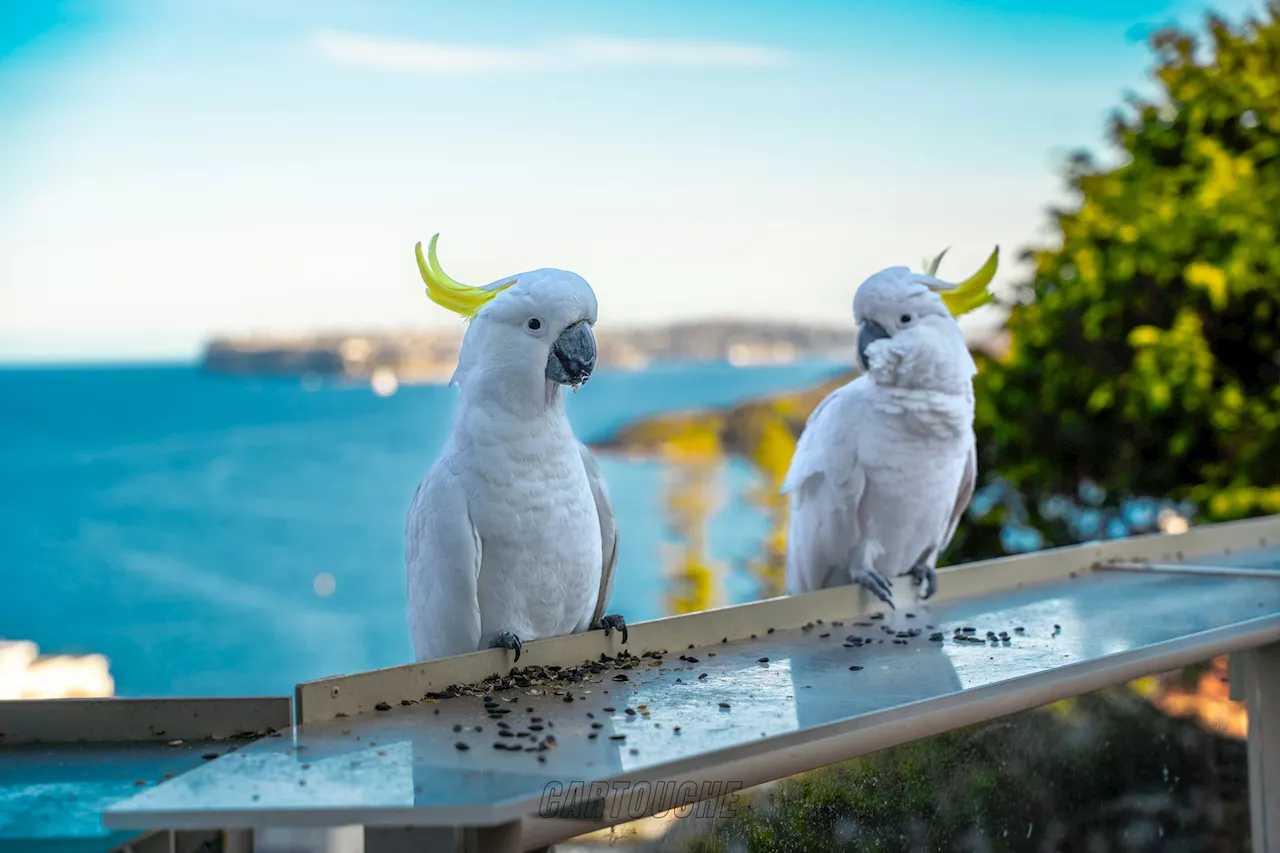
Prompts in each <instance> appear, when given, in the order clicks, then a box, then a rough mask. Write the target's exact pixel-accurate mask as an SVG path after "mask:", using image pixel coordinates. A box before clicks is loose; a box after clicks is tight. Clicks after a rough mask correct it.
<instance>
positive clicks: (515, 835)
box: [462, 820, 524, 853]
mask: <svg viewBox="0 0 1280 853" xmlns="http://www.w3.org/2000/svg"><path fill="white" fill-rule="evenodd" d="M462 849H463V850H464V851H465V853H524V845H522V844H521V843H520V821H518V820H514V821H511V822H510V823H504V824H500V825H498V826H482V827H479V828H474V829H467V830H465V831H464V832H463V844H462Z"/></svg>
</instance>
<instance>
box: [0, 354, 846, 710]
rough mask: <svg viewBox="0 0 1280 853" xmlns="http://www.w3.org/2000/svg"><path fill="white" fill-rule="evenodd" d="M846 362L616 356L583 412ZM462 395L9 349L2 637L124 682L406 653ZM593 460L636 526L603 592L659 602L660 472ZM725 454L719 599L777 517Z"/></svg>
mask: <svg viewBox="0 0 1280 853" xmlns="http://www.w3.org/2000/svg"><path fill="white" fill-rule="evenodd" d="M843 367H844V366H843V365H842V364H838V363H833V362H821V361H814V362H804V363H797V364H791V365H785V366H770V367H758V368H736V367H732V366H730V365H728V364H699V365H668V366H659V367H652V368H650V369H648V370H645V371H643V372H638V373H627V372H613V373H611V372H601V373H599V374H598V375H597V376H596V377H593V379H592V381H591V383H590V384H589V385H588V386H585V387H584V388H583V389H582V390H581V391H580V392H579V393H578V394H575V395H572V396H571V397H570V398H569V409H570V416H571V418H572V420H573V423H574V426H575V429H576V430H577V432H578V435H579V437H581V438H583V439H584V440H586V441H593V440H596V439H600V438H603V437H604V436H606V435H608V434H609V433H611V432H612V431H613V430H616V429H617V428H619V427H621V426H623V425H625V424H627V423H629V422H631V421H634V420H635V419H637V418H642V417H645V416H647V415H652V414H655V413H658V412H663V411H672V410H681V409H687V408H696V407H706V406H720V405H725V404H728V403H732V402H735V401H738V400H742V399H745V398H749V397H753V396H757V395H760V394H767V393H773V392H777V391H781V390H784V389H788V388H795V387H802V386H805V385H809V384H812V383H814V382H817V381H819V380H820V379H822V378H824V377H826V376H829V375H831V374H832V373H834V372H836V371H839V370H841V369H843ZM454 399H455V392H454V391H453V390H452V389H449V388H445V387H436V386H417V387H403V388H401V389H400V390H399V391H398V393H396V394H394V395H393V396H390V397H379V396H377V395H375V394H374V393H373V392H372V391H371V390H370V388H369V387H368V386H365V385H359V386H342V385H337V384H333V385H322V386H320V387H318V388H316V387H309V386H304V385H303V384H302V383H300V382H298V381H296V380H289V379H258V378H250V379H245V378H233V377H226V376H216V375H210V374H206V373H203V372H201V371H200V370H198V369H196V368H195V367H190V366H174V367H131V368H78V369H70V368H41V369H5V370H0V484H2V490H0V637H3V638H7V639H25V640H33V641H35V642H36V643H37V644H39V646H40V649H41V652H42V653H44V654H61V653H70V654H85V653H90V652H96V653H101V654H104V655H106V656H107V657H108V659H109V660H110V662H111V671H112V675H113V677H114V678H115V681H116V693H117V695H121V696H182V695H220V696H228V695H258V694H285V693H290V692H291V691H292V688H293V685H294V684H296V683H297V682H299V681H305V680H308V679H312V678H317V677H321V676H326V675H335V674H340V673H346V672H352V671H357V670H363V669H371V668H374V667H383V666H393V665H396V664H399V663H404V662H406V661H408V660H409V659H410V657H411V646H410V642H409V635H408V620H407V616H406V614H405V601H404V596H405V592H404V587H405V578H404V556H403V548H404V544H403V536H404V515H405V510H406V509H407V507H408V503H409V500H410V498H411V497H412V495H413V491H414V489H415V488H416V487H417V484H418V481H419V480H420V479H421V477H422V475H423V474H424V473H425V472H426V470H427V467H428V466H429V465H430V463H431V460H432V458H433V456H434V455H435V453H436V451H437V450H438V449H439V447H440V446H441V444H442V443H443V441H444V438H445V435H446V432H447V430H448V424H449V419H450V416H451V408H452V406H453V404H454ZM601 467H602V468H603V470H604V473H605V476H606V477H607V479H608V482H609V487H610V490H611V492H612V494H613V499H614V502H615V504H616V506H617V511H618V515H619V523H620V525H621V531H622V532H621V540H620V555H619V567H618V575H617V580H616V584H615V587H614V598H613V604H612V607H611V609H612V610H616V611H618V612H621V613H623V614H625V615H626V617H627V618H628V620H629V621H632V622H637V621H641V620H644V619H652V618H656V617H658V616H661V615H663V613H664V608H665V595H666V593H667V589H668V583H669V581H668V578H667V570H666V568H665V567H664V566H665V564H664V560H665V559H667V558H666V557H665V556H664V554H666V553H667V551H668V550H669V548H670V543H671V542H672V541H673V537H674V536H675V534H674V533H673V532H672V531H671V530H669V529H668V524H667V519H666V515H665V514H664V509H663V504H662V490H663V488H664V486H663V485H662V484H663V483H664V477H665V476H666V474H667V473H669V472H666V471H664V466H663V463H661V462H659V461H647V460H639V461H637V460H631V459H627V458H623V457H620V456H602V457H601ZM718 476H719V478H720V484H719V485H720V488H721V489H722V491H723V493H724V497H723V499H722V501H721V502H720V504H719V505H718V507H717V509H716V514H715V516H714V517H713V519H712V521H711V523H710V525H709V530H708V543H707V549H708V551H709V552H710V553H709V556H710V557H711V558H712V559H713V560H714V561H716V562H717V563H720V564H722V565H723V566H724V567H725V571H724V577H723V588H724V595H725V598H726V602H725V603H733V602H739V601H746V600H751V599H753V598H756V597H758V594H759V591H760V590H759V588H758V584H757V581H756V580H755V579H754V578H753V577H752V576H751V574H750V573H749V572H748V571H746V569H745V566H746V563H747V562H748V561H749V560H751V559H752V558H753V557H754V556H755V555H756V554H758V553H759V551H760V549H761V547H762V543H763V541H764V538H765V536H766V534H767V525H766V519H765V517H764V516H763V514H762V513H761V511H760V510H758V509H756V507H755V506H753V505H752V504H751V503H750V501H749V500H747V498H746V493H747V491H748V490H749V489H750V488H752V486H753V485H754V483H753V480H754V475H753V474H752V472H751V470H750V468H749V467H748V466H746V465H745V464H743V463H740V462H737V461H726V462H725V464H724V466H723V469H722V470H721V471H720V472H719V473H718ZM321 575H329V576H331V577H332V584H330V582H329V580H328V578H325V579H324V580H323V581H322V582H318V581H317V577H318V576H321ZM330 586H331V589H330ZM324 593H328V594H324Z"/></svg>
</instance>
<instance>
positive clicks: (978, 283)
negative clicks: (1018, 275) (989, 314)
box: [924, 246, 1000, 317]
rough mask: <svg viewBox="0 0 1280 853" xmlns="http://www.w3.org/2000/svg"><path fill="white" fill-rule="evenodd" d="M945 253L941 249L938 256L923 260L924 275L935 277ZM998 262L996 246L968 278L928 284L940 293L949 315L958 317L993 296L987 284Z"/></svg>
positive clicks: (986, 301) (989, 282)
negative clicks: (952, 282) (980, 266)
mask: <svg viewBox="0 0 1280 853" xmlns="http://www.w3.org/2000/svg"><path fill="white" fill-rule="evenodd" d="M946 254H947V250H946V249H943V250H942V251H941V252H939V253H938V257H936V258H934V259H933V260H932V261H926V262H925V265H924V267H925V270H924V272H925V275H927V276H929V277H930V278H935V279H936V276H937V275H938V266H939V265H940V264H941V263H942V258H943V256H944V255H946ZM999 263H1000V247H999V246H996V248H995V250H994V251H992V253H991V256H990V257H989V258H987V262H986V263H985V264H983V265H982V268H981V269H980V270H978V271H977V272H976V273H974V274H973V275H972V276H970V277H969V278H967V279H965V280H964V281H962V282H960V283H959V284H951V283H949V282H942V281H940V280H939V281H938V284H936V285H934V284H931V285H930V286H931V287H932V288H933V289H934V290H936V291H938V292H939V293H940V294H941V295H942V301H943V303H944V304H945V305H946V306H947V310H948V311H950V312H951V316H953V317H960V316H962V315H964V314H968V313H969V312H970V311H972V310H974V309H975V308H981V307H982V306H983V305H986V304H987V303H988V302H990V301H991V300H992V299H993V298H994V297H993V296H992V295H991V292H990V291H988V290H987V285H989V284H991V279H993V278H995V274H996V267H997V266H998V265H999Z"/></svg>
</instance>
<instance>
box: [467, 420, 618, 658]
mask: <svg viewBox="0 0 1280 853" xmlns="http://www.w3.org/2000/svg"><path fill="white" fill-rule="evenodd" d="M454 440H455V441H457V442H458V444H459V445H460V447H459V450H460V451H461V452H459V453H458V454H456V456H455V457H454V458H455V459H457V460H458V463H457V464H459V465H460V466H461V467H462V471H460V472H459V473H460V474H461V475H462V476H461V479H462V481H463V482H464V483H465V484H466V487H467V489H468V496H467V500H468V504H469V505H470V506H471V507H472V520H473V523H474V524H475V526H476V532H477V533H478V534H479V537H480V542H481V565H480V578H479V598H480V607H481V625H482V632H483V635H484V636H490V635H492V634H496V633H498V632H501V631H511V632H512V633H514V634H516V635H517V636H520V637H526V638H534V637H541V636H548V635H554V634H568V633H571V632H573V631H574V630H576V629H578V627H579V622H580V621H581V619H582V614H583V613H584V612H589V611H590V609H591V603H592V602H594V601H595V598H596V596H597V594H598V592H599V588H600V576H601V572H602V567H603V554H602V545H601V540H600V522H599V518H598V516H597V510H596V504H595V500H594V498H593V497H592V494H591V487H590V484H589V483H588V481H587V475H586V470H585V469H584V467H583V464H582V458H581V455H580V451H579V449H578V442H577V439H575V438H574V436H573V433H572V431H571V429H570V427H569V423H568V419H567V418H565V417H564V413H563V411H552V412H549V413H548V417H547V418H545V419H539V420H537V421H534V422H529V421H519V420H514V419H511V418H509V417H505V416H502V415H501V414H500V413H494V412H490V411H485V410H483V409H479V408H473V409H470V410H469V411H467V412H465V413H464V414H463V416H462V417H461V418H460V419H459V421H458V423H457V424H456V426H455V435H454Z"/></svg>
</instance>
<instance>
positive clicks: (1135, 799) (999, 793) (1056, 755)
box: [684, 689, 1249, 853]
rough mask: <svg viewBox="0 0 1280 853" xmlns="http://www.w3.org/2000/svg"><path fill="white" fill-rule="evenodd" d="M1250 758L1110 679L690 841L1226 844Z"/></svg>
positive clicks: (764, 852) (1235, 847)
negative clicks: (1096, 688)
mask: <svg viewBox="0 0 1280 853" xmlns="http://www.w3.org/2000/svg"><path fill="white" fill-rule="evenodd" d="M1244 768H1245V745H1244V743H1243V742H1241V741H1238V740H1231V739H1228V738H1225V737H1222V736H1220V735H1215V734H1211V733H1209V732H1207V731H1205V730H1204V729H1203V728H1201V727H1199V726H1198V725H1196V724H1195V723H1193V722H1189V721H1185V720H1178V719H1171V718H1169V717H1166V716H1164V715H1163V714H1161V713H1160V712H1159V711H1157V710H1155V709H1154V708H1152V707H1151V706H1150V705H1148V704H1146V702H1145V701H1143V700H1142V699H1140V698H1138V697H1137V696H1136V694H1134V693H1133V692H1132V691H1129V690H1125V689H1119V690H1107V691H1102V692H1099V693H1091V694H1086V695H1084V696H1079V697H1077V698H1075V699H1072V700H1068V701H1066V702H1063V703H1059V704H1056V705H1050V706H1047V707H1044V708H1038V709H1036V710H1033V711H1026V712H1023V713H1021V714H1015V715H1013V716H1010V717H1004V718H1002V719H999V720H994V721H992V722H989V723H985V724H982V725H979V726H973V727H969V728H965V729H960V730H958V731H953V732H948V733H946V734H942V735H938V736H936V737H932V738H929V739H927V740H923V741H915V742H913V743H908V744H904V745H902V746H898V747H894V748H892V749H886V750H882V751H881V752H877V753H874V754H872V755H868V756H866V757H864V758H860V759H856V760H854V761H850V762H846V763H843V764H838V765H834V766H832V767H830V768H824V769H822V770H818V771H815V772H812V773H806V774H804V775H802V776H799V777H796V778H793V779H790V780H788V781H787V782H785V783H783V784H782V785H780V786H778V787H777V788H775V789H773V790H772V791H770V792H769V793H768V794H767V795H764V796H758V797H757V798H756V799H755V800H754V801H748V803H746V804H744V805H743V806H739V807H737V808H735V809H734V814H733V815H732V817H731V818H730V819H729V820H726V821H723V822H720V823H718V824H717V825H716V827H715V828H714V830H713V831H712V832H710V833H708V834H707V835H704V836H702V837H700V838H697V839H691V840H690V841H688V842H687V843H686V844H685V845H684V846H685V853H733V851H738V853H911V851H917V850H929V851H934V850H947V851H955V853H962V852H963V853H968V852H969V851H986V853H1018V851H1040V850H1053V851H1061V852H1062V853H1084V852H1085V851H1090V850H1125V851H1132V853H1147V851H1150V853H1156V851H1160V853H1171V851H1186V852H1187V853H1191V851H1195V853H1227V851H1239V850H1245V849H1248V832H1249V828H1248V826H1249V820H1248V795H1247V789H1248V781H1247V777H1246V774H1245V772H1244Z"/></svg>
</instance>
